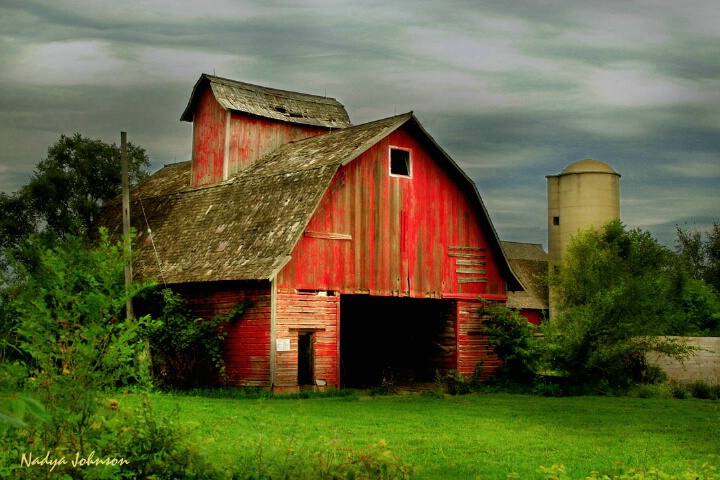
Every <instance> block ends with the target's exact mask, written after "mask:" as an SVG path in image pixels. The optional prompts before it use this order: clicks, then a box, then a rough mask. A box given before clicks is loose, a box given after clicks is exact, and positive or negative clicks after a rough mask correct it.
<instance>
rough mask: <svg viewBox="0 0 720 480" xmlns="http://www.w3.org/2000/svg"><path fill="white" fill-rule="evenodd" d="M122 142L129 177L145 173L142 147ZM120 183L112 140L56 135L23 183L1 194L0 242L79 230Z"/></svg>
mask: <svg viewBox="0 0 720 480" xmlns="http://www.w3.org/2000/svg"><path fill="white" fill-rule="evenodd" d="M127 147H128V148H127V152H128V160H129V161H128V172H129V181H130V184H131V185H135V184H137V183H139V182H140V181H141V180H143V179H144V178H146V177H147V176H148V173H147V171H146V169H147V168H148V167H149V166H150V160H149V158H148V156H147V154H146V153H145V150H144V149H143V148H142V147H139V146H136V145H133V144H132V143H128V146H127ZM121 188H122V182H121V177H120V148H119V147H118V146H117V145H115V144H114V143H113V144H107V143H105V142H103V141H101V140H92V139H89V138H86V137H83V136H82V135H80V134H79V133H76V134H74V135H73V136H66V135H61V136H60V139H59V140H58V141H57V142H55V143H54V144H53V145H51V146H50V147H49V148H48V153H47V157H46V158H45V159H44V160H42V161H41V162H40V163H38V165H37V166H36V168H35V171H34V173H33V175H32V177H31V178H30V182H29V183H28V184H27V185H25V186H23V187H22V188H21V189H20V190H19V191H18V192H16V193H14V194H10V195H8V194H5V193H2V194H0V219H1V220H0V248H16V247H17V246H18V244H19V243H20V242H21V240H22V238H25V237H26V236H27V235H28V234H29V233H41V232H45V233H48V234H51V235H54V236H62V235H65V234H68V233H70V234H74V235H83V234H85V233H86V231H87V229H88V228H90V226H91V225H92V224H93V221H94V220H95V218H96V217H97V215H98V213H99V210H100V208H101V207H102V205H103V204H104V203H105V202H107V201H108V200H111V199H113V198H115V197H117V196H118V195H120V193H121Z"/></svg>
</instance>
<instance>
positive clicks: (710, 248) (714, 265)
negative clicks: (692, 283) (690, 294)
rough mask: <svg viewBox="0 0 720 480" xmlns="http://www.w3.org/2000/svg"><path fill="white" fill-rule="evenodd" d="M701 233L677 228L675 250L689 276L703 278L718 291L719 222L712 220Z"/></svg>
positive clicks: (719, 282) (719, 275) (719, 272)
mask: <svg viewBox="0 0 720 480" xmlns="http://www.w3.org/2000/svg"><path fill="white" fill-rule="evenodd" d="M704 236H705V240H703V234H702V233H701V232H700V231H699V230H690V229H682V228H680V227H678V228H677V241H676V244H675V245H676V251H677V253H678V257H679V259H680V261H681V263H682V265H683V267H684V268H685V270H686V271H687V272H688V273H689V274H690V276H691V277H692V278H693V279H695V280H704V281H705V282H706V283H707V284H708V285H710V286H711V287H712V288H713V289H714V291H715V293H720V223H718V222H717V221H715V222H713V225H712V227H711V229H710V230H709V231H707V232H705V235H704Z"/></svg>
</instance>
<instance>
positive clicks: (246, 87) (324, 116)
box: [180, 74, 351, 128]
mask: <svg viewBox="0 0 720 480" xmlns="http://www.w3.org/2000/svg"><path fill="white" fill-rule="evenodd" d="M206 85H210V88H211V89H212V92H213V95H214V96H215V99H216V100H217V101H218V103H219V104H220V105H221V106H222V107H223V108H224V109H226V110H234V111H238V112H244V113H248V114H251V115H255V116H258V117H263V118H270V119H273V120H280V121H282V122H287V123H297V124H302V125H312V126H318V127H326V128H344V127H349V126H350V125H351V123H350V118H349V117H348V114H347V112H346V111H345V107H344V106H343V105H342V104H341V103H340V102H338V101H337V100H335V99H334V98H328V97H321V96H318V95H309V94H307V93H298V92H290V91H286V90H278V89H275V88H267V87H261V86H258V85H252V84H249V83H244V82H238V81H235V80H230V79H227V78H221V77H216V76H214V75H208V74H202V75H201V76H200V79H199V80H198V81H197V83H195V87H194V88H193V92H192V95H191V96H190V101H189V102H188V104H187V107H186V108H185V111H184V112H183V114H182V116H181V117H180V120H182V121H185V122H192V121H193V114H194V111H195V106H196V104H197V97H198V95H199V93H200V92H201V91H202V90H203V89H204V87H205V86H206Z"/></svg>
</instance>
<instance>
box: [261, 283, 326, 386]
mask: <svg viewBox="0 0 720 480" xmlns="http://www.w3.org/2000/svg"><path fill="white" fill-rule="evenodd" d="M339 322H340V297H339V296H337V295H335V294H334V292H315V291H312V292H295V291H282V290H281V291H278V293H277V295H276V322H275V324H276V338H287V339H290V351H287V352H277V353H276V357H275V358H276V361H275V365H276V366H275V385H274V386H275V387H276V388H278V389H280V390H282V389H286V388H292V387H296V386H297V385H298V334H299V333H301V332H315V380H324V381H325V382H326V384H327V385H328V386H330V387H339V386H340V370H339V365H338V364H339V354H340V350H339V342H340V341H339V338H340V334H339Z"/></svg>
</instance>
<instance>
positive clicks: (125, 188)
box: [120, 132, 135, 320]
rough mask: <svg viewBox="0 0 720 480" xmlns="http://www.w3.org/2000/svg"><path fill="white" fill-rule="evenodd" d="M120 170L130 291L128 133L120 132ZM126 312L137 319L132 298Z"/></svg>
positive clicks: (127, 274) (126, 272)
mask: <svg viewBox="0 0 720 480" xmlns="http://www.w3.org/2000/svg"><path fill="white" fill-rule="evenodd" d="M120 168H121V176H122V201H123V210H122V212H123V238H124V242H125V255H127V258H126V263H125V291H126V292H129V291H130V285H131V284H132V252H131V243H130V182H129V180H128V160H127V132H120ZM125 310H126V315H127V318H128V320H132V319H134V318H135V312H134V311H133V304H132V298H130V297H129V296H128V299H127V303H126V304H125Z"/></svg>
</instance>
